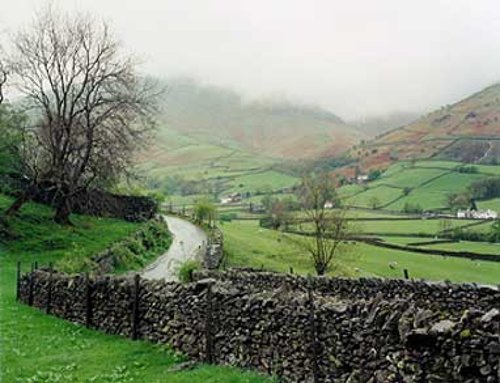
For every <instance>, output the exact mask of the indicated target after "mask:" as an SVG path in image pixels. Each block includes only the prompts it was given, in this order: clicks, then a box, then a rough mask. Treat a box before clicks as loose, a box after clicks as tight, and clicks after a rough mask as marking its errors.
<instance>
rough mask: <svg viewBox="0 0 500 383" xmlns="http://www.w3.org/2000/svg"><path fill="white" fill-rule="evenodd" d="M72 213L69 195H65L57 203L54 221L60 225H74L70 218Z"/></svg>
mask: <svg viewBox="0 0 500 383" xmlns="http://www.w3.org/2000/svg"><path fill="white" fill-rule="evenodd" d="M70 214H71V208H70V204H69V200H68V198H67V197H63V198H61V201H60V202H59V203H58V204H57V207H56V214H55V216H54V221H55V222H56V223H58V224H60V225H72V223H71V220H70V219H69V216H70Z"/></svg>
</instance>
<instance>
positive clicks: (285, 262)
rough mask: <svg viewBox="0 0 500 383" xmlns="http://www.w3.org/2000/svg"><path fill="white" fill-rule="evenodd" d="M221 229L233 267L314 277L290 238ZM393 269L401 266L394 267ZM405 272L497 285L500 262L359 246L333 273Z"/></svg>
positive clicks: (249, 227)
mask: <svg viewBox="0 0 500 383" xmlns="http://www.w3.org/2000/svg"><path fill="white" fill-rule="evenodd" d="M222 228H223V231H224V245H225V250H226V253H227V254H226V255H227V262H228V265H232V266H250V267H255V268H261V267H264V268H265V269H269V270H275V271H284V272H286V271H288V270H289V268H290V267H293V269H294V271H295V272H298V273H301V274H314V268H313V265H312V262H311V260H310V258H309V256H308V255H307V254H306V253H305V252H304V251H303V250H302V249H301V248H300V247H298V246H297V245H296V244H295V243H294V242H293V241H290V240H288V239H287V235H285V234H282V233H280V232H277V231H273V230H267V229H263V228H260V227H259V226H258V223H257V221H233V222H231V223H225V224H224V225H223V227H222ZM388 238H389V237H388ZM390 238H392V237H390ZM420 240H422V239H420ZM389 264H396V267H395V268H391V267H389ZM404 269H408V270H409V271H410V274H411V276H412V277H414V278H422V279H430V280H451V281H455V282H477V283H488V284H496V283H498V281H499V275H500V263H496V262H482V261H481V262H477V261H470V260H468V259H461V258H452V257H441V256H437V255H436V256H434V255H424V254H418V253H413V252H407V251H399V250H392V249H384V248H380V247H375V246H371V245H367V244H364V243H356V244H355V245H353V246H352V247H351V248H350V250H349V251H348V252H347V253H344V254H341V255H340V256H339V257H338V258H337V259H336V262H335V264H334V266H333V268H332V271H331V273H330V274H332V275H339V276H348V277H352V276H377V277H387V278H401V277H402V276H403V270H404Z"/></svg>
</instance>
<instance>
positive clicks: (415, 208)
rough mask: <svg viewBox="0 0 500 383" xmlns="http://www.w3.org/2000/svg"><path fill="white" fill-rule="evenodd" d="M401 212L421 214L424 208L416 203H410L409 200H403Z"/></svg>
mask: <svg viewBox="0 0 500 383" xmlns="http://www.w3.org/2000/svg"><path fill="white" fill-rule="evenodd" d="M402 211H403V213H413V214H421V213H423V211H424V209H422V206H420V205H419V204H417V203H415V204H414V203H410V202H405V204H404V205H403V210H402Z"/></svg>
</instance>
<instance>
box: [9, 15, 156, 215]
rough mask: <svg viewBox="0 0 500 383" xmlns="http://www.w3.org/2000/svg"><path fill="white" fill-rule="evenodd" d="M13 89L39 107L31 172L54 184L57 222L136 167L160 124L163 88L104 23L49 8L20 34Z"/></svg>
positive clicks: (36, 184)
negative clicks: (74, 203)
mask: <svg viewBox="0 0 500 383" xmlns="http://www.w3.org/2000/svg"><path fill="white" fill-rule="evenodd" d="M9 60H10V62H11V63H12V64H15V65H11V66H10V67H11V68H12V73H11V76H12V82H13V86H15V88H16V89H17V90H18V91H19V92H21V93H22V94H23V95H24V96H25V99H26V100H27V102H28V103H29V107H30V108H31V109H32V111H31V115H32V116H33V121H32V123H31V124H29V125H28V127H27V129H26V130H25V131H24V133H23V136H24V141H23V142H24V148H25V152H24V154H25V157H24V165H25V166H24V169H25V172H26V177H27V178H29V179H30V181H31V187H28V188H27V191H26V192H25V193H23V195H21V196H20V197H19V198H18V199H17V200H16V201H15V202H14V204H13V205H12V206H11V208H10V209H9V213H11V214H12V213H15V212H16V211H17V210H18V209H19V208H20V207H21V206H22V204H23V203H24V202H25V201H27V200H29V199H30V198H31V197H32V195H31V194H32V193H33V192H34V190H36V189H38V188H40V187H42V188H48V187H50V188H52V189H53V192H54V193H53V194H54V204H55V206H56V214H55V218H54V219H55V221H56V222H58V223H62V224H67V223H70V221H69V215H70V213H71V198H73V197H74V196H75V195H76V194H77V193H79V192H80V191H81V190H84V189H87V188H89V187H95V186H101V187H102V186H107V185H109V184H111V183H113V182H115V181H116V180H117V179H118V178H119V177H120V176H122V175H123V174H124V173H126V172H127V170H128V169H129V168H130V165H131V162H132V159H133V154H134V152H135V151H136V149H138V148H139V147H140V146H141V144H142V143H144V142H145V139H146V138H147V137H148V136H149V133H150V132H151V130H152V128H153V123H152V119H151V117H152V115H153V113H154V112H155V102H154V100H155V96H156V93H155V92H156V91H155V89H156V87H155V86H154V84H152V83H151V82H148V81H145V80H143V79H141V77H140V76H139V75H138V74H137V73H136V65H135V62H134V60H132V58H131V57H129V56H127V55H124V54H123V53H122V52H121V49H120V44H119V43H118V42H117V41H116V40H115V38H114V37H113V36H112V35H111V33H110V31H109V28H108V26H107V25H106V23H104V22H98V21H95V20H93V19H92V18H91V17H89V16H85V15H74V16H70V15H63V14H60V13H57V12H56V11H54V10H53V9H52V8H48V9H47V10H46V11H45V12H43V13H41V14H40V15H38V16H37V17H36V18H35V21H34V23H33V24H32V25H31V26H30V27H29V28H28V29H25V30H22V31H21V32H19V33H18V34H17V35H16V36H15V37H14V39H13V51H12V52H11V55H10V56H9Z"/></svg>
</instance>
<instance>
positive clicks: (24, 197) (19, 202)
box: [5, 192, 31, 217]
mask: <svg viewBox="0 0 500 383" xmlns="http://www.w3.org/2000/svg"><path fill="white" fill-rule="evenodd" d="M30 199H31V195H30V194H29V193H27V192H26V193H22V194H21V195H20V196H19V197H17V198H16V199H15V201H14V202H13V203H12V205H10V207H9V208H8V209H7V210H6V211H5V215H6V216H7V217H11V216H13V215H15V214H17V212H18V211H19V210H21V208H22V207H23V205H24V204H25V203H26V202H28V201H29V200H30Z"/></svg>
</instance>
